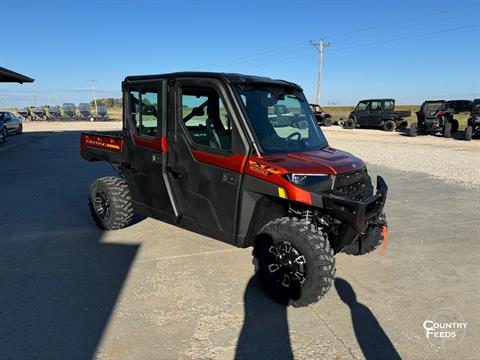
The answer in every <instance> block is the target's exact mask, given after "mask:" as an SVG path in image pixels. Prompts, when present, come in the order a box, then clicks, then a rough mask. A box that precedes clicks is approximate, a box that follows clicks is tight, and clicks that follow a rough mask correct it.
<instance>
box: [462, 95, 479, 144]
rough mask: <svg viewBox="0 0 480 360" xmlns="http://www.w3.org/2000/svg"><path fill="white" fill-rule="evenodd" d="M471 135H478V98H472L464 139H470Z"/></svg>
mask: <svg viewBox="0 0 480 360" xmlns="http://www.w3.org/2000/svg"><path fill="white" fill-rule="evenodd" d="M472 137H480V99H475V100H473V106H472V110H471V112H470V117H469V118H468V123H467V127H466V128H465V140H467V141H470V140H472Z"/></svg>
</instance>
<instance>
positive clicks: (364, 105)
mask: <svg viewBox="0 0 480 360" xmlns="http://www.w3.org/2000/svg"><path fill="white" fill-rule="evenodd" d="M367 106H368V102H366V101H361V102H359V103H358V105H357V111H358V110H367Z"/></svg>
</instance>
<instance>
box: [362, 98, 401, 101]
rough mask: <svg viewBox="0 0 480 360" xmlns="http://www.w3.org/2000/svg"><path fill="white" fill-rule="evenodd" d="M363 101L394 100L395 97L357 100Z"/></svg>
mask: <svg viewBox="0 0 480 360" xmlns="http://www.w3.org/2000/svg"><path fill="white" fill-rule="evenodd" d="M363 101H395V99H392V98H382V99H364V100H360V101H359V102H363Z"/></svg>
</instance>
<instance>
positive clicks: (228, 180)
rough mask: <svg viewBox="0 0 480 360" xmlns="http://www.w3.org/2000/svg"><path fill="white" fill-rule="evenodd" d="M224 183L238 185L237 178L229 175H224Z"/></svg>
mask: <svg viewBox="0 0 480 360" xmlns="http://www.w3.org/2000/svg"><path fill="white" fill-rule="evenodd" d="M222 181H223V182H226V183H227V184H231V185H237V177H236V176H235V175H232V174H229V173H223V174H222Z"/></svg>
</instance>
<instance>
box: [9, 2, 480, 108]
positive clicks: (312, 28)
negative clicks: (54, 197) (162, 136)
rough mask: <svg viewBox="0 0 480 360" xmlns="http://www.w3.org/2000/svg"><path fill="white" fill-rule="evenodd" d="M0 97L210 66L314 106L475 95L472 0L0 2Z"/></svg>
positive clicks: (111, 89)
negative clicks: (268, 82) (5, 75)
mask: <svg viewBox="0 0 480 360" xmlns="http://www.w3.org/2000/svg"><path fill="white" fill-rule="evenodd" d="M0 13H1V14H2V16H1V18H2V20H1V22H0V23H1V26H0V66H2V67H6V68H9V69H11V70H14V71H17V72H19V73H22V74H25V75H27V76H30V77H33V78H34V79H35V82H34V83H33V84H23V85H20V84H1V83H0V107H21V106H26V105H34V102H36V103H37V104H38V105H43V104H51V105H57V104H60V105H61V104H62V103H63V102H74V103H79V102H84V101H90V100H92V88H91V82H90V81H89V80H96V83H95V84H96V85H95V88H96V94H97V98H102V97H120V96H121V81H122V79H123V78H124V77H125V76H127V75H139V74H160V73H166V72H174V71H219V72H237V73H246V74H251V75H261V76H268V77H272V78H277V79H285V80H289V81H293V82H295V83H297V84H299V85H300V86H302V88H303V89H304V91H305V93H306V96H307V98H308V99H309V100H310V101H312V102H313V101H314V100H315V96H316V86H317V71H318V61H319V56H318V51H317V50H316V49H315V48H313V47H312V46H311V45H309V41H310V40H313V41H317V42H318V41H319V40H320V39H322V38H323V39H324V40H325V41H326V42H329V43H330V46H329V47H328V48H326V49H325V52H324V58H323V79H322V86H321V104H323V105H353V104H356V103H357V102H358V101H359V100H361V99H365V98H375V97H393V98H395V99H397V103H398V104H420V103H421V102H422V101H423V100H426V99H433V98H442V99H443V98H445V99H463V98H465V99H473V98H478V97H480V17H479V15H480V1H478V0H474V1H473V0H460V1H453V0H452V1H443V0H434V1H433V0H418V1H411V0H404V1H388V0H384V1H381V0H379V1H370V0H364V1H351V0H350V1H344V0H336V1H335V0H333V1H302V0H297V1H293V0H291V1H286V0H274V1H270V0H268V1H267V0H265V1H262V0H244V1H228V0H223V1H222V0H211V1H209V0H203V1H194V0H191V1H187V0H164V1H162V0H158V1H153V0H152V1H145V0H137V1H127V0H117V1H113V0H105V1H102V0H97V1H91V0H83V1H73V0H71V1H66V0H64V1H61V0H50V1H45V0H36V1H35V0H32V1H26V0H14V1H12V0H2V1H1V2H0Z"/></svg>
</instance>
